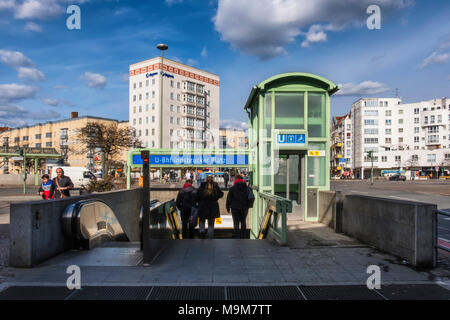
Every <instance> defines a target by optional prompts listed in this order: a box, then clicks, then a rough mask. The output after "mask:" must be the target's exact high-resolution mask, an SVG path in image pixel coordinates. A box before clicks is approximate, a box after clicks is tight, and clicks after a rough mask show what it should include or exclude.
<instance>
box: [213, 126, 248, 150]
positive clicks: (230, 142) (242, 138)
mask: <svg viewBox="0 0 450 320" xmlns="http://www.w3.org/2000/svg"><path fill="white" fill-rule="evenodd" d="M247 147H248V139H247V136H246V134H245V131H244V130H239V129H229V128H220V131H219V148H221V149H245V148H247Z"/></svg>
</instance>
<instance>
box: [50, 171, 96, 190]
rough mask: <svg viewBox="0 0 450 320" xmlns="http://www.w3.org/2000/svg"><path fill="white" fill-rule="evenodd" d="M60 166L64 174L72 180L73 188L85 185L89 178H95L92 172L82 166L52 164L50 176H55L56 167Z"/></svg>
mask: <svg viewBox="0 0 450 320" xmlns="http://www.w3.org/2000/svg"><path fill="white" fill-rule="evenodd" d="M58 168H62V169H63V170H64V175H65V176H67V177H69V178H70V180H72V182H73V186H74V187H75V188H80V187H81V185H83V186H86V185H87V184H88V183H89V182H90V181H91V180H95V179H96V177H95V176H94V174H93V173H92V172H90V171H89V170H88V169H86V168H83V167H58V166H54V167H52V168H51V175H50V178H51V179H53V178H55V177H56V169H58Z"/></svg>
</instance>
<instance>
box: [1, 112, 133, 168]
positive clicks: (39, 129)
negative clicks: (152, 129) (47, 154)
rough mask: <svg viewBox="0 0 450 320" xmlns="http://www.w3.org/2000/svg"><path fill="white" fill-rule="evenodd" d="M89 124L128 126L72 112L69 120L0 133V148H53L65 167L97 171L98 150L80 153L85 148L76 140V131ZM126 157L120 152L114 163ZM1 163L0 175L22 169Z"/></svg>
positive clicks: (20, 164)
mask: <svg viewBox="0 0 450 320" xmlns="http://www.w3.org/2000/svg"><path fill="white" fill-rule="evenodd" d="M92 122H100V123H104V124H112V123H117V124H118V125H119V127H121V126H128V122H127V121H123V122H119V121H118V120H114V119H107V118H100V117H93V116H83V117H78V112H72V114H71V118H70V119H65V120H58V121H48V122H46V123H38V124H35V125H32V126H26V127H21V128H14V129H9V130H7V131H4V132H1V133H0V142H1V143H2V146H9V147H14V146H19V147H29V148H54V149H56V151H57V152H58V153H60V154H61V155H62V157H63V158H64V162H65V164H67V165H70V166H75V167H87V168H89V169H94V168H101V154H100V153H99V152H97V151H98V150H92V151H89V152H83V151H85V150H86V148H85V145H84V144H83V143H82V142H81V140H80V138H79V137H78V132H79V130H80V129H81V128H83V127H85V126H86V125H87V124H88V123H92ZM126 158H127V150H124V151H123V152H121V154H120V156H119V158H118V159H117V161H121V162H126ZM1 160H2V161H1V162H0V172H4V171H5V169H6V168H7V169H8V171H9V172H10V173H19V172H20V171H21V170H22V169H21V166H22V163H21V162H20V161H14V160H12V159H8V161H6V159H1Z"/></svg>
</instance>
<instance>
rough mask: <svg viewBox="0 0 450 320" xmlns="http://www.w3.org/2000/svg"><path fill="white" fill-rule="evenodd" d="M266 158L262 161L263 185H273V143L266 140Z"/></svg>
mask: <svg viewBox="0 0 450 320" xmlns="http://www.w3.org/2000/svg"><path fill="white" fill-rule="evenodd" d="M264 151H265V152H264V154H263V156H264V159H262V162H261V173H262V175H263V186H265V187H268V186H269V187H270V186H272V163H271V162H272V144H271V143H270V142H266V143H265V144H264Z"/></svg>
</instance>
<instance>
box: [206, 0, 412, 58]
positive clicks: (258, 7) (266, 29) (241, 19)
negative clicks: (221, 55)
mask: <svg viewBox="0 0 450 320" xmlns="http://www.w3.org/2000/svg"><path fill="white" fill-rule="evenodd" d="M372 4H376V5H379V6H380V7H381V9H382V12H383V15H384V16H388V15H389V14H390V13H392V12H394V11H395V10H398V9H402V8H405V7H407V6H409V5H411V4H412V1H411V0H340V1H337V0H314V1H311V0H258V1H235V0H219V2H218V8H217V13H216V15H215V17H214V18H213V22H214V25H215V29H216V30H217V31H218V32H219V33H220V34H221V38H222V40H224V41H227V42H229V43H230V44H231V46H232V47H233V48H237V49H239V50H241V51H243V52H244V53H246V54H249V55H255V56H258V57H260V58H261V59H268V58H272V57H275V56H277V55H280V54H284V53H286V50H285V49H284V47H285V46H286V45H287V44H289V43H292V42H294V41H295V40H296V38H297V37H298V36H299V35H304V36H306V42H304V44H303V45H304V46H307V45H309V44H310V43H312V42H317V41H326V33H325V31H339V30H342V29H343V28H345V27H346V26H348V25H352V24H353V25H359V26H363V25H364V23H363V22H364V21H365V20H366V19H367V17H368V15H367V14H366V9H367V7H368V6H369V5H372ZM311 25H320V26H321V28H322V30H320V31H317V32H311V31H314V30H311V29H310V28H309V29H310V31H309V32H304V31H302V29H304V28H308V27H310V26H311ZM315 28H318V27H315ZM308 35H309V40H308Z"/></svg>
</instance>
